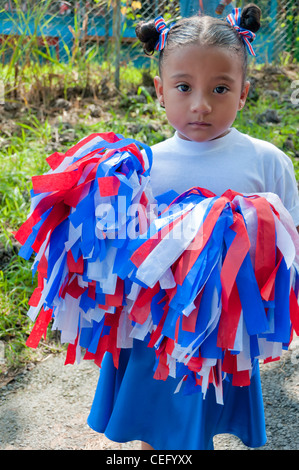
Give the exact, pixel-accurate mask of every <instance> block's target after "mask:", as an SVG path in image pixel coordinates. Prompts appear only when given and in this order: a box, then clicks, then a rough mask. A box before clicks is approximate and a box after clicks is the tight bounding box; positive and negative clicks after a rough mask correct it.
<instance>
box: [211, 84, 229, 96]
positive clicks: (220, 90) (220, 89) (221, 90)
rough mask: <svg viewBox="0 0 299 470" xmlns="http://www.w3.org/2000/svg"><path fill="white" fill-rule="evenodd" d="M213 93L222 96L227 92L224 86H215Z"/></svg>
mask: <svg viewBox="0 0 299 470" xmlns="http://www.w3.org/2000/svg"><path fill="white" fill-rule="evenodd" d="M214 92H215V93H217V94H218V95H223V94H224V93H227V92H228V88H227V87H226V86H221V85H220V86H216V88H214Z"/></svg>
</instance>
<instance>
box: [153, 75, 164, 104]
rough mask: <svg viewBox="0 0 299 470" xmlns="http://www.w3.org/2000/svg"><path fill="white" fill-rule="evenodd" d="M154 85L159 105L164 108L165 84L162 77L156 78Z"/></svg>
mask: <svg viewBox="0 0 299 470" xmlns="http://www.w3.org/2000/svg"><path fill="white" fill-rule="evenodd" d="M154 85H155V90H156V94H157V98H158V100H159V103H160V105H161V106H164V94H163V83H162V79H161V77H159V76H156V77H155V78H154Z"/></svg>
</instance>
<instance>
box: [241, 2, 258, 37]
mask: <svg viewBox="0 0 299 470" xmlns="http://www.w3.org/2000/svg"><path fill="white" fill-rule="evenodd" d="M240 26H241V27H242V28H244V29H248V30H249V31H252V32H253V33H256V32H257V31H258V30H259V29H260V26H261V9H260V8H259V7H258V6H257V5H254V4H253V3H250V4H249V5H246V6H245V7H244V8H243V10H242V13H241V22H240Z"/></svg>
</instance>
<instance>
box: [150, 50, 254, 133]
mask: <svg viewBox="0 0 299 470" xmlns="http://www.w3.org/2000/svg"><path fill="white" fill-rule="evenodd" d="M162 67H163V68H162V76H161V77H155V79H154V82H155V88H156V92H157V96H158V99H159V101H160V103H161V104H162V105H164V106H165V111H166V115H167V119H168V121H169V123H170V124H171V125H172V126H173V127H174V128H175V129H176V130H177V132H178V135H179V137H181V138H182V139H185V140H193V141H196V142H205V141H208V140H213V139H217V138H219V137H222V136H223V135H225V134H226V133H227V131H228V129H229V128H230V127H231V125H232V123H233V122H234V120H235V118H236V114H237V111H238V110H240V109H241V108H242V107H243V106H244V104H245V101H246V98H247V94H248V90H249V83H248V82H246V83H245V85H244V83H243V71H242V63H241V58H240V57H239V56H238V55H236V54H235V55H233V53H232V52H231V51H228V50H227V49H224V48H221V47H212V46H208V47H203V46H198V45H196V44H194V45H188V46H183V47H180V48H178V49H176V50H174V51H171V52H167V56H165V58H164V61H163V66H162Z"/></svg>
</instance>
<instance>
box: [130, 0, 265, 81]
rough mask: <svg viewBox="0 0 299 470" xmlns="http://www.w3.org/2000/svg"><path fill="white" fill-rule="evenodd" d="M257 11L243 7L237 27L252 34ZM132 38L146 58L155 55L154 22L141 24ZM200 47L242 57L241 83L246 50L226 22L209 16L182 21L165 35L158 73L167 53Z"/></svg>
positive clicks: (258, 23) (257, 23)
mask: <svg viewBox="0 0 299 470" xmlns="http://www.w3.org/2000/svg"><path fill="white" fill-rule="evenodd" d="M260 18H261V10H260V8H259V7H258V6H256V5H254V4H252V3H251V4H249V5H246V6H245V7H244V8H243V9H242V12H241V23H240V27H242V28H244V29H248V30H249V31H252V32H253V33H256V32H257V31H258V30H259V28H260ZM135 31H136V36H137V38H138V39H139V40H140V42H141V43H142V44H143V50H144V52H145V53H146V54H147V55H152V54H153V53H154V52H155V47H156V44H157V42H158V40H159V33H158V32H157V31H156V27H155V21H154V20H151V21H148V22H144V21H141V22H140V23H138V24H137V26H136V29H135ZM194 43H200V44H201V45H203V46H218V47H224V48H226V49H230V50H232V51H234V52H235V53H237V54H241V55H242V56H243V71H244V79H245V77H246V71H247V50H246V46H245V44H244V42H243V40H242V38H241V36H240V35H239V34H238V33H237V31H236V30H235V29H234V28H233V27H232V26H231V25H230V24H229V23H228V22H227V21H223V20H221V19H218V18H213V17H210V16H192V17H190V18H182V19H181V20H179V21H178V22H177V23H175V24H174V25H173V26H172V27H171V28H170V31H169V33H168V35H167V40H166V45H165V48H164V49H163V50H162V51H160V56H159V70H160V74H161V73H162V67H163V60H164V58H165V57H166V56H167V52H168V51H171V50H173V49H174V48H178V47H181V46H185V45H188V44H194Z"/></svg>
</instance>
